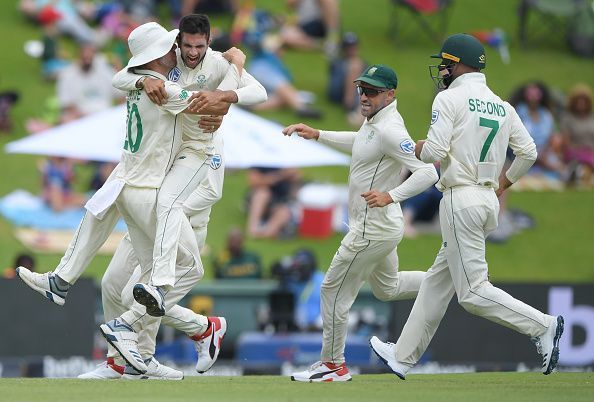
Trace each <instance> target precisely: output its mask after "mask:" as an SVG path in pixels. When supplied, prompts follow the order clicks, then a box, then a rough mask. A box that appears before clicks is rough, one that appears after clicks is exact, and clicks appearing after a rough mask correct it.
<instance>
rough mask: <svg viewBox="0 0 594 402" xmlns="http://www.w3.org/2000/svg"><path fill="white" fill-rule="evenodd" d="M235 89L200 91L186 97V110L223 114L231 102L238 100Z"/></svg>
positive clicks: (198, 112)
mask: <svg viewBox="0 0 594 402" xmlns="http://www.w3.org/2000/svg"><path fill="white" fill-rule="evenodd" d="M238 100H239V99H238V97H237V94H236V93H235V91H219V90H216V91H200V92H196V93H194V94H192V96H191V97H190V99H188V102H189V105H188V111H189V112H190V113H197V114H213V115H224V114H227V112H228V111H229V107H231V104H232V103H237V102H238Z"/></svg>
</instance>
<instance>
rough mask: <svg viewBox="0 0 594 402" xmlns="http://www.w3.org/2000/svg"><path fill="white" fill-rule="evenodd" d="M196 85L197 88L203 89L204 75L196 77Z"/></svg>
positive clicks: (204, 83)
mask: <svg viewBox="0 0 594 402" xmlns="http://www.w3.org/2000/svg"><path fill="white" fill-rule="evenodd" d="M196 84H198V87H199V88H204V86H205V85H206V76H205V75H204V74H200V75H199V76H198V77H196Z"/></svg>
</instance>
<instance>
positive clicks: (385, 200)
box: [361, 190, 394, 208]
mask: <svg viewBox="0 0 594 402" xmlns="http://www.w3.org/2000/svg"><path fill="white" fill-rule="evenodd" d="M361 197H363V198H365V202H367V205H369V207H370V208H376V207H385V206H386V205H389V204H391V203H393V202H394V200H393V199H392V197H391V196H390V194H388V193H385V192H381V191H377V190H370V191H366V192H364V193H363V194H361Z"/></svg>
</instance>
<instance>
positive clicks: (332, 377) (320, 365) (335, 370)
mask: <svg viewBox="0 0 594 402" xmlns="http://www.w3.org/2000/svg"><path fill="white" fill-rule="evenodd" d="M352 379H353V378H352V377H351V373H349V369H348V368H347V366H346V363H342V364H334V363H328V362H316V363H314V364H313V365H312V366H311V367H310V368H309V369H307V370H305V371H300V372H298V373H293V375H292V376H291V381H301V382H332V381H351V380H352Z"/></svg>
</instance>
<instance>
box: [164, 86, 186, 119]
mask: <svg viewBox="0 0 594 402" xmlns="http://www.w3.org/2000/svg"><path fill="white" fill-rule="evenodd" d="M165 91H167V95H168V97H167V102H166V103H165V104H164V105H162V106H160V107H162V108H163V109H165V110H167V111H168V112H170V113H172V114H179V113H182V112H184V111H186V108H187V107H188V99H189V98H190V96H192V94H193V92H192V91H188V90H186V89H183V88H182V87H180V86H179V85H178V84H176V83H175V82H171V81H165Z"/></svg>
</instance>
